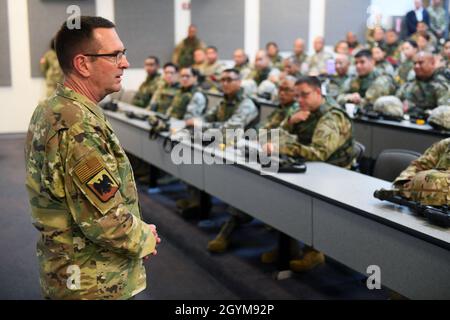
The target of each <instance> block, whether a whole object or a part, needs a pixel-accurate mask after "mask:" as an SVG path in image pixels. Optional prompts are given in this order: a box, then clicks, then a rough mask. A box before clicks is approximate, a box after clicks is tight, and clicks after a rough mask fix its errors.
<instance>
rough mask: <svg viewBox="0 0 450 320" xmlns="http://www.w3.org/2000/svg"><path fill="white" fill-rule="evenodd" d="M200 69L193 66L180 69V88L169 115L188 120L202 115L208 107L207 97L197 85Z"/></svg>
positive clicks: (168, 111) (168, 110)
mask: <svg viewBox="0 0 450 320" xmlns="http://www.w3.org/2000/svg"><path fill="white" fill-rule="evenodd" d="M197 79H198V71H197V70H195V69H193V68H192V67H186V68H182V69H181V70H180V89H178V91H177V92H176V93H175V97H174V99H173V101H172V104H171V105H170V107H169V109H167V112H166V114H167V115H168V116H169V117H172V118H175V119H178V120H183V119H184V120H187V119H191V118H196V117H201V116H202V114H203V112H204V111H205V109H206V102H207V100H206V97H205V95H204V94H203V93H202V92H201V91H199V89H198V87H197Z"/></svg>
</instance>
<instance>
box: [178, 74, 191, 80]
mask: <svg viewBox="0 0 450 320" xmlns="http://www.w3.org/2000/svg"><path fill="white" fill-rule="evenodd" d="M191 77H192V76H191V75H190V74H182V75H180V78H182V79H190V78H191Z"/></svg>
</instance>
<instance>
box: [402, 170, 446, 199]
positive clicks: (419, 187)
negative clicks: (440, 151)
mask: <svg viewBox="0 0 450 320" xmlns="http://www.w3.org/2000/svg"><path fill="white" fill-rule="evenodd" d="M449 186H450V171H448V170H446V171H445V170H435V169H433V170H427V171H421V172H419V173H417V174H416V175H415V177H414V178H412V180H411V181H410V183H408V184H406V185H405V186H404V187H403V189H402V193H403V194H404V196H406V197H407V198H409V199H411V200H413V201H417V202H419V203H420V204H422V205H426V206H444V205H449V204H450V188H449Z"/></svg>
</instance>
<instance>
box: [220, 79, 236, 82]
mask: <svg viewBox="0 0 450 320" xmlns="http://www.w3.org/2000/svg"><path fill="white" fill-rule="evenodd" d="M236 80H238V79H236V78H222V79H220V82H228V83H230V82H233V81H236Z"/></svg>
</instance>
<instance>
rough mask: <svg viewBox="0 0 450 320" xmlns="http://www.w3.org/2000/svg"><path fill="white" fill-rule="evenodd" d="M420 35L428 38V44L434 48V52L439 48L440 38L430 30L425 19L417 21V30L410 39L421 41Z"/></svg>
mask: <svg viewBox="0 0 450 320" xmlns="http://www.w3.org/2000/svg"><path fill="white" fill-rule="evenodd" d="M419 36H424V37H426V38H427V39H428V44H429V45H430V47H431V48H432V51H431V52H434V51H435V50H436V49H437V47H438V40H437V38H436V36H435V35H434V34H433V33H432V32H430V31H428V25H427V24H426V23H425V22H423V21H421V22H418V23H417V31H416V33H414V34H413V35H412V36H411V37H410V39H411V40H414V41H416V42H419Z"/></svg>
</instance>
